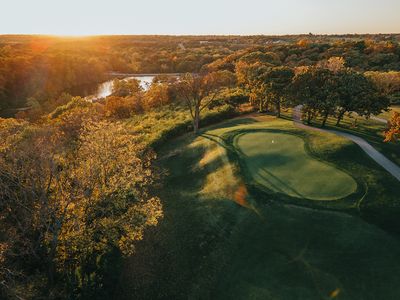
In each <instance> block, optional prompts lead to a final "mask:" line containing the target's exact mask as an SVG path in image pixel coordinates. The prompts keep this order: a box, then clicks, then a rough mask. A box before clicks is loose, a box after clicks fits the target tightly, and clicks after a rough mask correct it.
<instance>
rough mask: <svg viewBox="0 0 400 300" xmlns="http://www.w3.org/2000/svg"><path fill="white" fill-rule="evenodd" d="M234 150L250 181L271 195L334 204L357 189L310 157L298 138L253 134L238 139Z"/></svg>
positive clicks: (344, 176)
mask: <svg viewBox="0 0 400 300" xmlns="http://www.w3.org/2000/svg"><path fill="white" fill-rule="evenodd" d="M235 146H236V147H237V148H238V149H239V150H240V152H241V154H242V159H243V160H244V163H245V166H246V167H247V170H248V172H249V173H250V175H251V177H252V179H253V180H254V181H255V182H257V183H258V184H261V185H263V186H265V187H267V188H268V189H270V190H272V191H274V192H279V193H284V194H287V195H289V196H292V197H297V198H307V199H312V200H337V199H342V198H344V197H346V196H348V195H350V194H352V193H353V192H355V191H356V189H357V183H356V182H355V180H354V179H353V178H352V177H351V176H349V175H348V174H346V173H344V172H342V171H341V170H339V169H337V168H335V167H333V166H331V165H329V164H327V163H324V162H321V161H319V160H316V159H314V158H313V157H311V156H310V155H309V154H308V153H307V152H306V151H305V148H304V140H303V139H302V138H300V137H297V136H294V135H291V134H286V133H277V132H268V131H256V132H249V133H243V134H240V135H238V136H237V137H236V139H235Z"/></svg>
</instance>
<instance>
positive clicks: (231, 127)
mask: <svg viewBox="0 0 400 300" xmlns="http://www.w3.org/2000/svg"><path fill="white" fill-rule="evenodd" d="M265 129H268V130H279V131H282V130H285V131H287V132H291V133H292V134H296V135H297V136H298V137H299V138H302V139H303V140H304V141H305V145H306V147H307V151H308V153H309V154H310V155H312V156H313V157H314V158H315V159H319V160H322V161H324V162H327V163H329V164H330V165H333V166H335V168H338V169H340V170H342V171H343V172H346V173H348V174H351V176H352V177H353V178H354V179H355V180H356V182H357V184H358V188H357V191H356V192H355V193H353V194H352V195H350V196H348V197H346V198H345V199H343V200H337V201H321V202H319V201H310V200H308V199H300V198H294V197H290V196H288V195H286V194H282V193H276V192H275V191H272V190H269V189H266V188H265V187H261V186H260V185H254V184H252V182H253V180H252V178H251V176H250V175H249V174H248V173H247V172H246V171H245V170H244V168H243V166H244V165H243V160H242V159H240V157H238V153H237V152H236V151H235V148H234V147H232V145H233V140H234V137H235V136H236V135H237V133H238V132H240V131H246V132H248V131H259V130H265ZM159 155H160V167H162V168H163V169H164V170H165V172H167V174H168V176H166V180H165V182H164V185H163V187H162V188H160V190H159V195H160V197H161V199H162V200H163V204H164V214H165V218H164V219H163V221H162V223H161V224H160V227H158V228H156V229H154V230H152V231H150V232H148V233H147V234H146V237H147V238H146V239H145V240H144V241H142V242H141V243H139V244H138V247H137V255H135V256H134V257H132V258H131V259H129V260H127V261H126V262H125V270H124V272H123V274H124V276H123V277H122V278H121V283H120V289H119V291H118V293H117V294H116V297H115V298H116V299H137V298H146V299H307V300H309V299H333V298H335V299H357V300H358V299H371V300H372V299H399V297H400V286H399V285H398V282H399V280H400V265H399V264H398V257H400V242H399V240H398V238H397V237H395V236H393V235H392V234H389V233H387V232H385V231H384V230H382V229H380V228H379V227H377V226H376V225H374V224H371V223H368V222H366V221H365V214H366V212H368V211H370V212H371V211H372V212H374V213H376V211H379V209H381V208H382V209H384V211H386V210H387V209H389V210H392V211H394V210H395V208H396V205H397V207H398V206H399V205H398V204H399V203H398V202H399V199H398V197H397V195H399V192H400V187H399V186H398V184H397V182H396V181H395V180H394V179H393V178H391V177H390V175H389V174H387V173H386V172H385V171H384V170H383V169H382V168H380V167H379V166H378V165H376V164H375V163H374V162H373V161H371V160H370V159H369V158H368V157H367V156H366V155H365V154H364V153H363V152H362V150H360V149H359V148H358V147H357V146H356V145H354V144H352V143H351V142H349V141H347V140H345V139H342V138H340V137H336V136H334V135H329V134H322V133H317V132H304V131H302V130H300V129H296V128H293V126H292V125H291V122H290V121H285V120H276V119H275V118H272V117H257V118H254V117H248V118H239V119H234V120H231V121H228V122H224V123H222V124H219V125H218V126H214V127H212V128H208V129H207V130H206V132H204V133H203V135H202V136H200V137H193V136H191V135H187V136H184V137H182V138H179V139H177V140H174V141H171V142H170V143H169V144H168V145H166V146H165V147H164V148H163V149H162V151H161V152H160V153H159ZM396 201H397V202H396ZM291 203H295V204H296V205H293V204H291ZM327 203H330V204H329V205H328V204H327ZM307 206H309V207H307ZM331 208H332V209H334V210H331ZM372 215H373V214H372ZM368 218H369V219H371V220H375V219H374V218H373V217H371V213H370V214H368ZM380 219H381V218H380ZM384 220H386V219H385V218H384Z"/></svg>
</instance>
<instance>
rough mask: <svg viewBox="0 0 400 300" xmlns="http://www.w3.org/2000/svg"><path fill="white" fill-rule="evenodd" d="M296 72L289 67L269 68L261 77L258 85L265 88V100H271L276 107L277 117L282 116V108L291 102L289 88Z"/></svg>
mask: <svg viewBox="0 0 400 300" xmlns="http://www.w3.org/2000/svg"><path fill="white" fill-rule="evenodd" d="M293 77H294V72H293V70H292V69H291V68H289V67H275V68H268V69H266V70H265V72H264V73H263V74H261V75H260V77H259V79H258V83H259V84H261V85H262V86H263V91H264V93H265V98H269V99H271V101H272V103H273V104H274V105H275V109H276V113H277V116H278V117H280V116H281V106H283V105H286V104H287V103H288V100H289V87H290V84H291V82H292V79H293Z"/></svg>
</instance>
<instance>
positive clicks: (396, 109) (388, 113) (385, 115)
mask: <svg viewBox="0 0 400 300" xmlns="http://www.w3.org/2000/svg"><path fill="white" fill-rule="evenodd" d="M393 112H398V113H400V105H392V106H391V107H390V110H389V111H385V112H383V113H381V114H380V115H378V116H377V117H379V118H382V119H386V120H390V118H391V117H392V115H393Z"/></svg>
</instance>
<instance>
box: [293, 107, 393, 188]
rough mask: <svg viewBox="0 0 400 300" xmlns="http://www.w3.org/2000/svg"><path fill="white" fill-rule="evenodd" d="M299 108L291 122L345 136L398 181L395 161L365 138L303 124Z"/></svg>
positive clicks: (302, 126) (306, 127) (294, 111)
mask: <svg viewBox="0 0 400 300" xmlns="http://www.w3.org/2000/svg"><path fill="white" fill-rule="evenodd" d="M301 109H302V105H298V106H296V107H295V108H294V110H293V122H294V125H295V126H297V127H299V128H302V129H308V130H315V131H320V132H328V133H333V134H336V135H339V136H342V137H345V138H347V139H349V140H351V141H353V142H354V143H356V144H357V145H358V146H360V148H361V149H362V150H364V152H365V153H367V154H368V156H370V157H371V158H372V159H373V160H374V161H376V162H377V163H378V164H379V165H380V166H381V167H382V168H384V169H385V170H386V171H388V172H389V173H390V174H392V175H393V176H394V177H395V178H396V179H397V180H398V181H400V167H399V166H398V165H396V164H395V163H393V162H392V161H391V160H389V159H387V158H386V156H384V155H383V154H382V153H380V152H379V151H377V150H376V149H375V148H374V147H372V146H371V145H370V144H369V143H368V142H367V141H366V140H364V139H362V138H360V137H358V136H355V135H352V134H349V133H346V132H341V131H337V130H328V129H322V128H316V127H312V126H308V125H305V124H303V123H302V122H301Z"/></svg>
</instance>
